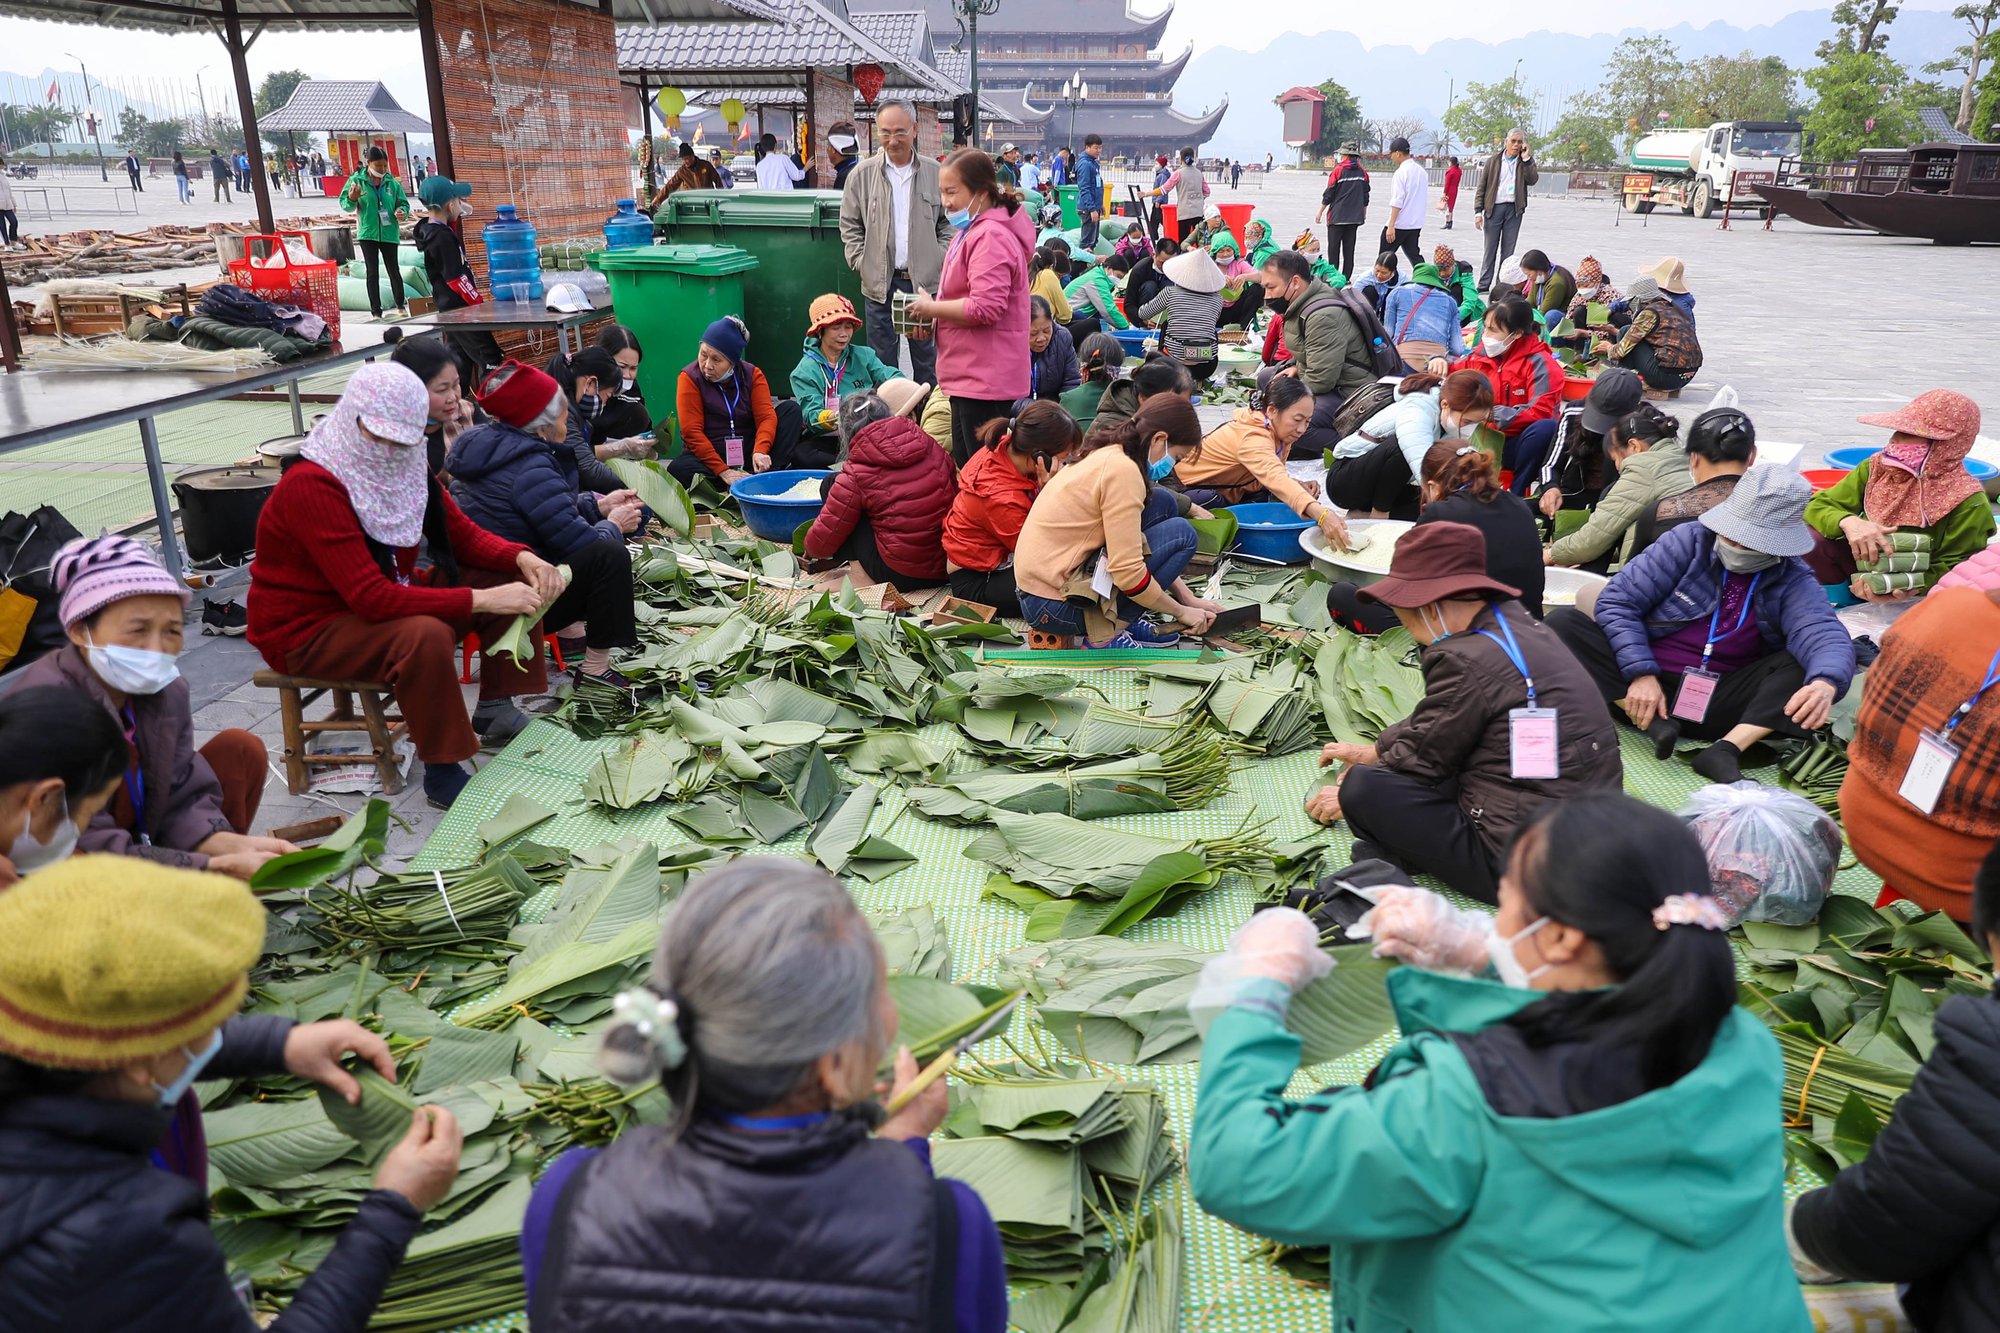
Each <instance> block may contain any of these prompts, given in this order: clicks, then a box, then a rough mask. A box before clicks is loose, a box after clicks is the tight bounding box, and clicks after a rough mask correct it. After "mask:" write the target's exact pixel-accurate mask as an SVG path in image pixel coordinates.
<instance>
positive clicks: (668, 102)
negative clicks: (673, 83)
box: [653, 88, 688, 133]
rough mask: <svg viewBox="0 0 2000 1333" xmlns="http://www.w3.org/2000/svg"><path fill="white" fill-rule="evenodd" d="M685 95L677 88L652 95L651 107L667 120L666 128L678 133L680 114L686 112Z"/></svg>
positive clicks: (665, 89) (686, 101)
mask: <svg viewBox="0 0 2000 1333" xmlns="http://www.w3.org/2000/svg"><path fill="white" fill-rule="evenodd" d="M687 104H688V100H687V95H686V94H685V93H683V92H682V91H681V90H680V89H678V88H662V89H660V91H658V92H657V93H654V94H653V105H654V106H656V107H658V108H660V114H661V115H663V116H665V117H666V118H667V128H668V129H670V130H673V131H675V132H676V133H678V132H679V130H680V127H681V112H683V111H685V110H687Z"/></svg>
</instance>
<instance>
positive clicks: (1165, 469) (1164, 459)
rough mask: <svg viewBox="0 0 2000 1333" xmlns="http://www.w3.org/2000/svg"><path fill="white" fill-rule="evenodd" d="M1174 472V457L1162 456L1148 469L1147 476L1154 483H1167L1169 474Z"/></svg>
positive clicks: (1170, 455)
mask: <svg viewBox="0 0 2000 1333" xmlns="http://www.w3.org/2000/svg"><path fill="white" fill-rule="evenodd" d="M1173 470H1174V456H1173V455H1172V454H1161V455H1160V456H1159V457H1158V458H1156V459H1154V460H1153V463H1152V465H1151V466H1150V467H1148V468H1147V469H1146V475H1147V476H1148V477H1149V478H1151V479H1152V480H1154V481H1165V480H1166V479H1167V474H1168V473H1170V472H1172V471H1173Z"/></svg>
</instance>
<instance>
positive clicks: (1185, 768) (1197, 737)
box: [909, 723, 1230, 824]
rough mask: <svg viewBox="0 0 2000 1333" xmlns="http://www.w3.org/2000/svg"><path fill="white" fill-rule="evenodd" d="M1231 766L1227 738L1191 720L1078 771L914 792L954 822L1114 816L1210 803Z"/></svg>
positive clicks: (923, 807) (960, 778)
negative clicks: (1153, 742) (1150, 744)
mask: <svg viewBox="0 0 2000 1333" xmlns="http://www.w3.org/2000/svg"><path fill="white" fill-rule="evenodd" d="M1086 725H1087V723H1086ZM1229 771H1230V762H1229V752H1228V750H1227V749H1225V748H1224V745H1223V742H1222V738H1221V737H1220V736H1218V735H1217V734H1216V733H1215V731H1214V730H1212V729H1211V728H1209V727H1207V726H1206V725H1203V724H1200V723H1189V724H1183V725H1180V726H1176V727H1174V728H1173V729H1172V730H1170V731H1169V732H1167V734H1166V738H1165V741H1164V743H1162V745H1161V748H1160V749H1159V750H1157V751H1141V752H1139V753H1137V754H1134V755H1132V756H1131V757H1129V758H1123V759H1107V760H1104V761H1103V762H1101V763H1096V764H1081V765H1077V766H1075V767H1072V768H1058V769H1054V770H1048V769H1042V770H1039V771H1035V772H1026V773H1017V772H1014V771H1011V770H1009V769H1000V768H993V769H985V770H982V771H979V772H973V773H961V774H956V775H954V776H952V777H948V778H942V779H940V780H939V781H938V784H937V785H936V786H929V787H913V788H911V789H910V792H909V797H910V804H911V805H912V806H914V807H916V809H917V812H918V813H919V814H922V815H924V816H925V817H926V818H929V819H936V820H940V821H942V822H944V823H948V824H981V823H987V822H989V821H990V820H991V818H992V814H993V812H994V811H995V810H1009V811H1012V812H1014V813H1016V814H1059V815H1067V816H1069V817H1070V818H1072V819H1084V820H1089V819H1108V818H1110V817H1111V816H1113V815H1144V814H1158V813H1161V812H1163V811H1168V810H1192V809H1195V808H1197V807H1199V806H1203V805H1207V804H1208V803H1209V802H1210V801H1212V800H1214V799H1215V798H1216V797H1218V796H1220V795H1221V794H1222V793H1223V792H1225V791H1227V790H1228V789H1229Z"/></svg>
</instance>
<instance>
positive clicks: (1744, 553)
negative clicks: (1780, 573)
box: [1715, 541, 1778, 574]
mask: <svg viewBox="0 0 2000 1333" xmlns="http://www.w3.org/2000/svg"><path fill="white" fill-rule="evenodd" d="M1715 558H1716V559H1718V560H1720V561H1721V562H1722V567H1723V568H1724V569H1726V570H1728V571H1729V572H1730V573H1732V574H1755V573H1756V572H1757V571H1758V570H1760V569H1769V568H1770V567H1771V566H1772V565H1775V564H1777V563H1778V557H1777V556H1775V555H1765V554H1764V553H1763V552H1762V551H1752V550H1748V549H1746V548H1744V547H1741V546H1731V545H1730V544H1729V543H1727V542H1721V541H1718V542H1717V543H1716V544H1715Z"/></svg>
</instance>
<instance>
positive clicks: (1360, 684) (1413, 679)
mask: <svg viewBox="0 0 2000 1333" xmlns="http://www.w3.org/2000/svg"><path fill="white" fill-rule="evenodd" d="M1416 646H1417V643H1416V640H1415V639H1412V638H1411V637H1410V634H1409V631H1408V630H1405V629H1402V628H1401V627H1398V628H1396V629H1392V630H1385V631H1384V632H1382V633H1381V634H1377V635H1375V636H1373V637H1372V638H1363V637H1362V636H1361V635H1359V634H1352V633H1349V632H1348V631H1347V630H1344V629H1337V630H1334V631H1333V632H1331V633H1329V634H1325V635H1321V636H1319V647H1318V649H1317V650H1316V651H1315V652H1314V654H1313V672H1312V673H1313V678H1314V680H1315V681H1316V682H1317V684H1318V689H1319V706H1320V709H1321V710H1322V711H1323V712H1324V713H1325V715H1326V728H1327V730H1328V731H1329V732H1331V733H1332V734H1333V738H1334V739H1335V740H1337V741H1346V742H1347V743H1348V744H1350V745H1366V744H1368V743H1369V742H1371V741H1373V740H1374V739H1375V738H1376V737H1377V736H1379V735H1381V734H1382V729H1383V728H1384V727H1386V726H1388V725H1389V724H1390V723H1392V722H1400V721H1402V720H1403V719H1404V718H1406V717H1408V716H1409V715H1410V714H1411V713H1413V712H1415V711H1416V707H1417V704H1418V703H1419V702H1420V701H1421V700H1422V699H1423V697H1424V675H1423V672H1422V671H1421V670H1419V669H1418V668H1417V666H1416V665H1415V651H1416Z"/></svg>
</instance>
